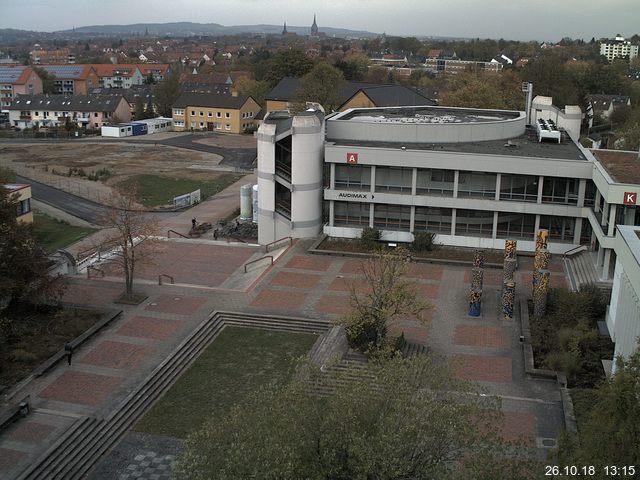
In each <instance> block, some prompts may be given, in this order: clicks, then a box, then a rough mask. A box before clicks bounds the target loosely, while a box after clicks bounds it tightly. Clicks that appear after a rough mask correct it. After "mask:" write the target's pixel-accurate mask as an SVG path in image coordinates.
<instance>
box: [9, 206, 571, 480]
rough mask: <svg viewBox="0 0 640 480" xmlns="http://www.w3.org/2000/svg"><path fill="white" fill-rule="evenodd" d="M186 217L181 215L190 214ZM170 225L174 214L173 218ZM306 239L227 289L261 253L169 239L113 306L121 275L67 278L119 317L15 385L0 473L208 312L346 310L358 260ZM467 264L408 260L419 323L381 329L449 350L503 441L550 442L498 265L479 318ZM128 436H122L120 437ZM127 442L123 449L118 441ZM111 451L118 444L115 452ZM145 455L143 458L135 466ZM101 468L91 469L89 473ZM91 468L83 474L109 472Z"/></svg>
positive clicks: (547, 386)
mask: <svg viewBox="0 0 640 480" xmlns="http://www.w3.org/2000/svg"><path fill="white" fill-rule="evenodd" d="M206 203H207V202H203V205H204V204H206ZM199 207H200V208H202V205H200V206H199ZM186 213H187V215H185V217H184V220H186V219H187V218H188V212H186ZM178 221H179V220H177V219H173V220H172V222H173V223H174V224H177V223H178ZM312 243H313V242H312V241H297V242H295V243H294V244H293V245H292V246H290V247H287V248H286V250H284V251H283V252H282V254H281V255H280V256H279V257H278V258H277V259H276V261H275V263H274V264H273V265H272V266H268V265H265V266H264V267H263V270H264V271H263V272H261V274H260V275H259V276H258V277H257V280H255V281H254V280H252V281H251V282H248V283H247V284H246V287H245V288H236V289H233V288H232V289H229V288H221V286H222V285H223V283H224V282H225V281H227V279H229V278H232V277H233V278H242V276H243V275H247V274H245V273H244V269H243V266H244V264H245V263H246V261H247V260H248V259H249V258H252V257H253V256H255V255H260V253H259V252H257V251H256V250H255V249H252V248H248V247H247V246H246V245H237V246H235V245H233V244H214V243H210V242H209V241H208V240H198V239H195V240H183V239H181V240H180V241H173V242H167V243H166V244H165V249H164V251H163V252H162V254H161V255H159V256H158V257H157V259H156V262H155V266H154V267H153V269H149V270H143V271H142V272H141V277H140V278H139V279H138V282H137V283H136V285H135V290H136V291H138V292H140V293H143V294H144V295H146V299H145V300H144V301H143V302H142V303H141V304H139V305H115V304H114V303H113V302H114V300H115V299H116V298H117V297H118V296H119V295H120V294H121V293H122V289H123V288H122V287H123V285H122V283H123V282H122V279H121V278H118V277H113V278H110V277H109V278H107V277H105V278H94V279H91V280H87V278H86V276H81V275H78V276H72V277H71V278H69V287H68V289H67V291H66V293H65V296H64V301H66V302H68V303H71V304H74V305H86V306H92V307H95V306H98V307H105V306H108V307H117V308H118V309H122V310H123V313H122V314H121V315H120V317H119V318H118V319H116V320H115V321H114V322H113V323H111V324H110V325H109V326H108V327H107V328H105V329H104V330H103V331H101V332H100V333H99V334H97V335H96V336H95V337H93V338H92V339H91V340H90V341H89V342H87V343H86V344H84V345H82V347H81V348H80V349H79V350H78V351H77V352H76V354H75V355H74V357H73V361H72V364H71V365H70V366H68V365H67V364H66V362H65V363H60V364H59V365H58V366H56V367H55V368H54V369H53V370H52V371H51V372H49V373H47V374H46V375H43V376H42V377H39V378H35V379H33V380H32V381H31V382H29V383H28V384H26V385H25V386H24V387H23V389H22V391H21V392H19V394H20V395H24V394H30V395H31V401H32V407H33V413H32V414H30V415H29V417H27V418H26V419H23V420H20V421H18V422H16V423H15V424H14V425H13V426H12V427H11V428H10V429H8V430H6V431H4V432H2V434H0V479H2V480H4V479H13V478H15V477H16V475H17V474H18V473H19V472H20V471H22V470H23V469H24V468H25V467H26V466H27V465H29V463H30V462H33V461H34V460H35V459H36V458H37V457H38V456H39V455H41V454H42V453H43V452H44V451H45V450H46V449H47V448H48V447H49V446H50V445H51V444H52V443H53V442H54V441H55V440H56V439H57V438H58V437H59V436H60V435H62V434H63V433H64V432H65V431H66V430H67V429H68V428H69V427H70V425H72V423H73V422H74V421H75V420H76V419H77V418H79V417H81V416H83V415H95V416H98V417H100V416H107V415H108V414H109V413H110V412H111V411H112V410H113V409H114V408H115V406H116V405H118V404H119V402H120V401H121V400H122V399H123V398H124V397H125V396H126V395H127V394H128V393H129V392H131V391H132V389H134V388H135V386H136V385H138V384H139V383H140V382H141V381H142V380H143V379H144V378H145V377H146V376H147V375H148V374H149V373H150V372H151V371H152V370H153V369H154V368H155V367H156V366H158V365H159V364H160V363H161V362H162V361H163V360H165V359H166V358H167V357H168V356H170V355H171V354H172V352H173V351H174V350H175V348H176V347H177V346H178V345H179V344H180V342H182V341H183V339H184V338H185V337H186V336H187V335H189V333H190V332H192V331H193V329H194V328H195V327H196V326H198V325H199V324H200V323H201V322H202V321H203V320H205V319H206V318H208V317H209V316H210V315H211V313H212V312H214V311H221V310H224V311H233V312H249V313H251V312H253V313H260V314H266V315H268V314H274V315H289V316H295V317H303V318H317V319H326V320H333V319H335V318H337V316H338V315H342V314H345V313H347V312H348V311H349V309H350V296H349V290H350V286H351V285H354V286H355V289H356V291H364V289H365V286H364V285H363V283H362V280H361V278H360V272H361V265H362V260H360V259H354V258H349V257H343V256H326V255H316V254H311V253H309V252H308V251H307V250H308V248H309V247H310V246H311V244H312ZM470 268H471V267H470V266H468V267H467V266H450V265H433V264H428V263H412V264H411V265H410V269H409V272H408V274H407V279H409V280H411V281H413V282H415V287H416V291H417V292H419V296H420V298H421V299H422V300H424V301H425V302H427V303H428V304H430V308H429V310H428V311H427V312H426V318H427V320H428V322H427V324H424V323H420V322H418V321H416V320H415V319H413V318H410V317H409V318H400V319H397V320H396V322H394V324H392V325H390V330H391V331H392V332H394V333H399V332H403V333H405V336H406V338H407V339H408V340H410V341H412V342H418V343H421V344H424V345H426V346H427V347H428V348H429V349H431V350H432V351H434V352H437V353H441V354H444V355H446V356H448V357H450V358H451V359H452V361H453V365H454V372H455V374H456V375H458V376H459V377H460V378H463V379H466V380H471V381H475V382H478V383H479V384H480V386H481V387H482V388H483V389H484V390H485V392H486V393H487V394H491V395H496V396H498V397H499V398H500V399H501V400H502V410H503V412H504V413H505V424H504V426H503V427H502V433H503V436H504V437H505V438H508V439H513V438H519V437H521V436H523V438H524V440H525V442H526V443H528V444H530V445H535V446H538V447H540V446H541V445H545V444H543V441H544V440H548V439H554V438H556V436H557V434H558V433H559V431H560V430H561V429H562V428H563V413H562V404H561V398H560V393H559V390H558V388H557V386H556V384H555V383H554V382H550V381H544V380H534V379H531V378H528V377H527V376H526V375H525V373H524V360H523V353H522V348H521V345H520V343H519V341H518V338H519V335H520V328H519V325H518V322H517V321H515V320H505V319H503V317H502V315H500V314H499V308H498V306H499V297H500V282H499V280H500V279H501V271H499V270H490V269H487V270H486V272H485V289H484V292H483V309H482V314H481V316H480V317H477V318H475V317H470V316H468V315H467V308H468V304H467V294H468V289H469V282H470V273H469V272H470ZM531 268H532V267H531V262H530V260H529V259H523V261H522V262H521V264H520V266H519V269H518V273H517V276H516V278H517V279H518V281H519V283H518V290H519V292H520V293H521V294H522V295H526V294H527V293H528V291H529V290H530V288H531V287H530V282H531ZM550 270H551V271H552V274H551V278H552V285H565V286H566V279H565V276H564V272H563V269H562V265H561V263H560V262H559V260H558V259H553V261H552V266H551V268H550ZM160 271H161V272H163V273H164V272H172V273H173V274H174V275H175V276H176V283H177V284H178V283H179V284H181V285H171V284H164V285H158V284H157V282H156V283H153V282H151V281H148V280H151V279H153V277H154V276H156V273H157V272H160ZM183 275H184V277H183ZM156 277H157V276H156ZM182 278H184V279H185V280H184V281H182ZM178 279H179V280H180V281H178ZM144 280H147V281H144ZM182 284H187V285H182ZM16 396H18V394H16ZM130 440H131V439H130V438H129V437H125V440H124V441H125V442H127V441H130ZM171 445H172V446H171V449H172V450H171V452H170V453H167V452H164V451H160V450H162V449H161V448H160V447H158V448H157V449H155V450H154V449H153V448H151V447H148V446H147V447H144V448H143V447H142V446H141V447H140V452H138V453H137V454H135V455H133V454H132V455H133V457H131V458H128V457H127V460H126V461H124V460H123V463H122V466H121V467H122V468H121V470H122V471H121V473H120V474H121V475H122V476H121V477H120V478H134V477H131V476H129V477H125V476H124V475H125V474H126V473H127V471H129V472H133V471H136V472H137V471H139V467H141V466H142V467H145V468H150V466H151V465H152V464H153V463H154V461H156V460H155V459H163V460H162V462H164V463H167V462H166V460H167V459H171V458H173V457H172V455H175V453H176V452H175V448H177V447H175V444H171ZM174 447H175V448H174ZM127 448H128V449H130V448H133V447H131V446H130V445H129V444H127ZM134 453H135V452H134ZM121 454H123V453H122V452H119V453H118V452H117V448H116V451H114V453H113V455H121ZM136 459H137V460H136ZM105 461H109V459H108V458H107V460H105ZM127 462H129V463H127ZM145 462H147V463H149V465H146V466H145V465H142V464H143V463H145ZM125 463H126V465H125ZM156 463H160V462H158V461H156ZM164 463H163V464H164ZM169 463H170V462H169ZM101 468H102V467H101V466H98V468H97V470H96V472H100V471H101ZM119 468H120V467H119ZM136 469H137V470H136ZM161 470H164V469H161ZM154 472H155V471H154ZM147 473H149V472H147ZM156 473H158V472H156ZM149 474H151V473H149ZM95 475H96V476H93V477H90V478H94V479H102V478H104V479H106V478H108V477H107V476H104V475H102V476H101V474H99V473H95ZM136 478H137V477H136ZM140 478H143V477H140ZM149 478H151V477H149ZM159 478H160V477H159Z"/></svg>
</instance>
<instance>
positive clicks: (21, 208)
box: [16, 198, 31, 216]
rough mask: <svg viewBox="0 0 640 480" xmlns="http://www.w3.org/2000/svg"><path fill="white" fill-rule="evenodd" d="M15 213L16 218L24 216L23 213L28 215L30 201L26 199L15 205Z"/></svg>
mask: <svg viewBox="0 0 640 480" xmlns="http://www.w3.org/2000/svg"><path fill="white" fill-rule="evenodd" d="M16 210H17V211H16V213H17V215H18V216H20V215H24V214H25V213H29V212H30V211H31V199H29V198H27V199H26V200H21V201H20V202H18V204H17V205H16Z"/></svg>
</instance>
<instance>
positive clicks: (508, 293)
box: [502, 281, 516, 320]
mask: <svg viewBox="0 0 640 480" xmlns="http://www.w3.org/2000/svg"><path fill="white" fill-rule="evenodd" d="M515 297H516V282H514V281H510V282H505V283H504V284H503V286H502V315H503V316H504V319H505V320H513V303H514V301H515Z"/></svg>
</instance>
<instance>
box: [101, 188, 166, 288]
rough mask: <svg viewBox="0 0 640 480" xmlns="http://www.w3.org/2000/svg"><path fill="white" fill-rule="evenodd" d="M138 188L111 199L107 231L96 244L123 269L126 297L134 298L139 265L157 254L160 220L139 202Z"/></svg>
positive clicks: (106, 217) (107, 216) (107, 210)
mask: <svg viewBox="0 0 640 480" xmlns="http://www.w3.org/2000/svg"><path fill="white" fill-rule="evenodd" d="M136 194H137V189H136V188H130V189H128V190H127V191H125V190H120V191H119V192H117V194H116V195H114V196H113V197H112V198H111V201H110V204H109V205H108V207H109V208H108V209H106V211H105V213H104V217H103V219H102V222H101V223H102V225H104V226H105V227H106V230H105V232H106V233H105V234H104V235H102V236H100V237H99V239H98V240H96V242H95V243H94V248H95V250H96V251H101V252H110V253H111V257H110V259H109V262H110V263H112V264H114V265H115V266H116V268H117V269H119V270H120V271H122V273H123V275H124V283H125V296H126V297H128V298H133V297H134V294H133V279H134V277H135V273H136V267H138V266H140V265H141V264H145V263H150V262H151V261H152V259H153V256H154V255H155V253H156V252H155V245H156V244H155V242H154V235H155V234H156V232H157V227H158V226H157V221H156V219H155V217H150V216H149V214H148V213H147V212H146V211H145V210H144V209H143V208H142V207H140V205H139V204H138V203H137V202H136Z"/></svg>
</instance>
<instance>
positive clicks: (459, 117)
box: [332, 106, 520, 124]
mask: <svg viewBox="0 0 640 480" xmlns="http://www.w3.org/2000/svg"><path fill="white" fill-rule="evenodd" d="M519 117H520V112H515V111H507V110H478V109H472V108H448V107H432V106H416V107H398V108H392V107H391V108H389V107H387V108H367V109H353V110H348V111H347V112H345V113H344V114H341V115H336V116H335V117H333V118H332V120H340V121H356V122H366V123H408V124H412V123H413V124H416V123H417V124H442V123H454V124H455V123H484V122H500V121H504V120H510V119H515V118H519Z"/></svg>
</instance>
